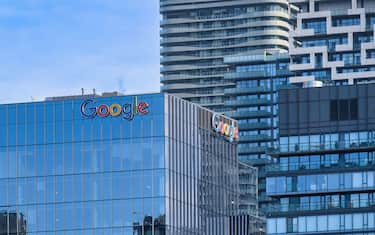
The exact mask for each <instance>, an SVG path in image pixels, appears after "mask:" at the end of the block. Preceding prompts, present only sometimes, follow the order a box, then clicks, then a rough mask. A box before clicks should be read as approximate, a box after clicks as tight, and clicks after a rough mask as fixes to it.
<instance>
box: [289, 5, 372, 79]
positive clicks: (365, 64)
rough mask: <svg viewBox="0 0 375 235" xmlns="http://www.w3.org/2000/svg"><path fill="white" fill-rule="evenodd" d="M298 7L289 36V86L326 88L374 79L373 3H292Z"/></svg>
mask: <svg viewBox="0 0 375 235" xmlns="http://www.w3.org/2000/svg"><path fill="white" fill-rule="evenodd" d="M290 2H291V3H293V4H296V5H297V6H298V7H300V9H301V12H300V13H299V14H298V16H297V25H296V29H295V30H293V31H292V32H291V38H290V39H291V40H290V48H289V50H290V54H291V57H292V59H291V61H292V64H291V66H290V70H291V71H293V72H294V73H295V75H294V77H292V78H291V79H290V82H291V83H303V82H306V81H314V80H319V81H323V82H324V83H326V84H329V85H346V84H360V83H367V82H371V81H373V80H374V79H375V43H374V24H375V1H373V0H324V1H321V0H291V1H290Z"/></svg>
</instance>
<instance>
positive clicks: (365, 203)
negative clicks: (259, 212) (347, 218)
mask: <svg viewBox="0 0 375 235" xmlns="http://www.w3.org/2000/svg"><path fill="white" fill-rule="evenodd" d="M369 207H371V208H372V207H375V200H366V199H362V200H361V199H358V200H350V201H347V202H344V203H343V202H340V201H331V202H330V203H323V202H310V203H298V204H289V203H281V204H278V205H270V206H268V207H267V208H265V211H264V212H266V213H280V212H301V211H318V210H335V209H357V208H369Z"/></svg>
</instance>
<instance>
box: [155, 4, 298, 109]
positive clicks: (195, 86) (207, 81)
mask: <svg viewBox="0 0 375 235" xmlns="http://www.w3.org/2000/svg"><path fill="white" fill-rule="evenodd" d="M160 11H161V14H162V16H163V19H162V21H161V56H162V57H161V65H162V67H161V82H162V84H163V86H162V91H164V92H168V93H171V94H175V95H177V96H179V97H182V98H184V99H187V100H189V101H191V102H194V103H199V104H201V105H202V106H205V107H208V108H210V109H213V110H215V111H220V112H222V111H228V110H231V108H228V107H225V106H224V101H225V100H226V99H227V98H226V97H225V96H224V89H225V88H230V87H234V86H235V83H234V82H233V81H228V80H225V79H224V73H226V72H227V71H228V65H226V64H224V60H223V58H224V57H225V56H230V55H236V54H249V53H250V52H251V53H253V52H254V50H255V51H257V50H258V51H259V50H264V49H276V50H280V51H284V52H286V51H288V46H289V43H288V33H289V30H290V29H291V18H292V17H291V15H292V14H291V13H294V12H296V8H294V7H291V6H290V5H289V3H288V1H287V0H269V1H264V0H255V1H254V0H252V1H244V0H215V1H212V0H203V1H196V0H185V1H176V0H160Z"/></svg>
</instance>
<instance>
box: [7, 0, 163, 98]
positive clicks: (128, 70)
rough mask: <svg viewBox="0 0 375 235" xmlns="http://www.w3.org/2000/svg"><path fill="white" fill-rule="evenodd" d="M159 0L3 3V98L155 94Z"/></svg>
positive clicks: (9, 0)
mask: <svg viewBox="0 0 375 235" xmlns="http://www.w3.org/2000/svg"><path fill="white" fill-rule="evenodd" d="M159 21H160V16H159V9H158V0H0V103H9V102H25V101H31V100H42V99H44V97H47V96H57V95H72V94H80V92H81V88H85V90H86V92H87V93H89V92H92V88H96V90H97V91H98V92H103V91H114V90H118V91H122V92H125V93H127V94H130V93H136V92H152V91H159V89H160V84H159V79H160V76H159V70H160V69H159V68H160V66H159V60H160V59H159V58H160V57H159Z"/></svg>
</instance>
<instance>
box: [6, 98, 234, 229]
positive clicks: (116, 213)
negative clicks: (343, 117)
mask: <svg viewBox="0 0 375 235" xmlns="http://www.w3.org/2000/svg"><path fill="white" fill-rule="evenodd" d="M236 130H237V122H235V121H234V120H232V119H229V118H226V117H224V116H221V115H218V114H215V113H212V112H210V111H208V110H206V109H203V108H201V107H199V106H197V105H194V104H191V103H189V102H187V101H183V100H181V99H178V98H176V97H172V96H168V95H164V94H149V95H139V96H114V97H91V98H87V97H84V98H83V97H76V98H74V99H73V98H69V99H53V100H52V101H45V102H33V103H18V104H6V105H0V190H1V193H0V211H1V214H0V216H1V220H0V229H1V231H0V233H1V234H4V235H5V234H14V235H16V234H26V233H27V234H38V235H47V234H65V235H67V234H90V235H93V234H102V235H107V234H132V235H134V234H139V235H141V234H160V235H161V234H215V235H216V234H229V232H230V231H229V229H228V228H229V227H230V226H229V225H228V224H229V223H230V220H231V216H232V215H233V213H236V212H237V205H238V200H239V195H238V168H237V158H236V157H237V156H236V155H237V150H236V140H237V135H236V133H237V131H236Z"/></svg>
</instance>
